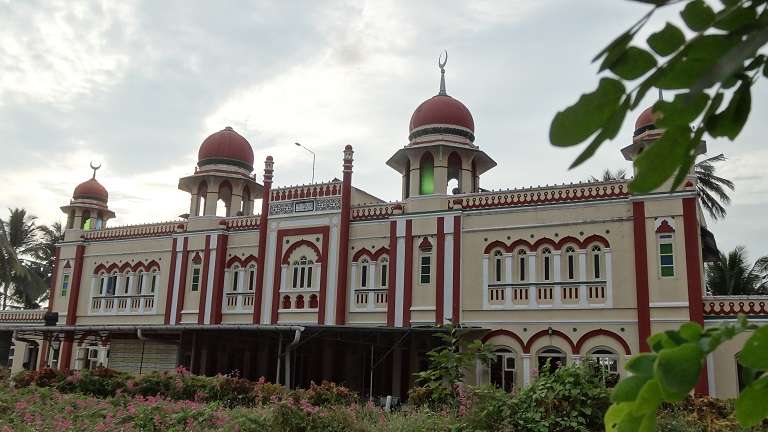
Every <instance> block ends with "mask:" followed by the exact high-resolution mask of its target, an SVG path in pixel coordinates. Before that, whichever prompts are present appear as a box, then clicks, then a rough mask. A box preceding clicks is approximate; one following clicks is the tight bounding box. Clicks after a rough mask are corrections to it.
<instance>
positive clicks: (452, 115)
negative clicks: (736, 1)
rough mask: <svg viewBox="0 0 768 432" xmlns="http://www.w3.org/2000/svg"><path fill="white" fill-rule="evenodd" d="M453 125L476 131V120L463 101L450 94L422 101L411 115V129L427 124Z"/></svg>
mask: <svg viewBox="0 0 768 432" xmlns="http://www.w3.org/2000/svg"><path fill="white" fill-rule="evenodd" d="M433 124H434V125H437V124H442V125H446V124H447V125H452V126H459V127H463V128H466V129H469V130H470V131H472V132H474V131H475V120H474V119H473V118H472V113H470V112H469V110H468V109H467V107H466V106H464V104H463V103H461V102H459V100H458V99H454V98H452V97H450V96H448V95H437V96H433V97H431V98H429V99H427V100H426V101H424V102H422V104H421V105H419V107H418V108H416V111H414V112H413V115H412V116H411V126H410V130H409V131H413V130H414V129H416V128H418V127H421V126H426V125H433Z"/></svg>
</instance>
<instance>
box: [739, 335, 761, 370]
mask: <svg viewBox="0 0 768 432" xmlns="http://www.w3.org/2000/svg"><path fill="white" fill-rule="evenodd" d="M739 363H741V364H742V365H744V366H747V367H750V368H752V369H759V370H768V325H766V326H762V327H760V328H759V329H757V330H756V331H755V332H754V333H753V334H752V336H750V337H749V339H747V342H746V343H745V344H744V348H743V349H742V350H741V354H739Z"/></svg>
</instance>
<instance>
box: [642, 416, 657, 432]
mask: <svg viewBox="0 0 768 432" xmlns="http://www.w3.org/2000/svg"><path fill="white" fill-rule="evenodd" d="M655 431H656V412H655V411H654V412H650V413H648V414H646V415H645V417H643V422H642V423H641V424H640V432H655Z"/></svg>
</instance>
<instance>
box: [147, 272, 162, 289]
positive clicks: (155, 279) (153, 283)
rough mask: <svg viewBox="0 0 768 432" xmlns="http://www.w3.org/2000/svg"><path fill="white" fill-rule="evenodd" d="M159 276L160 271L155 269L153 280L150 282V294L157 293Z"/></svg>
mask: <svg viewBox="0 0 768 432" xmlns="http://www.w3.org/2000/svg"><path fill="white" fill-rule="evenodd" d="M159 278H160V273H159V272H158V271H157V270H155V271H153V272H152V280H151V281H150V283H149V293H150V294H154V293H155V290H156V289H157V282H158V279H159Z"/></svg>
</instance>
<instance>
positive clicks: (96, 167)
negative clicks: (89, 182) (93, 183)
mask: <svg viewBox="0 0 768 432" xmlns="http://www.w3.org/2000/svg"><path fill="white" fill-rule="evenodd" d="M99 168H101V164H98V165H96V163H95V162H94V161H91V169H92V170H93V177H91V178H92V179H95V178H96V171H97V170H98V169H99Z"/></svg>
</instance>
